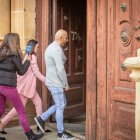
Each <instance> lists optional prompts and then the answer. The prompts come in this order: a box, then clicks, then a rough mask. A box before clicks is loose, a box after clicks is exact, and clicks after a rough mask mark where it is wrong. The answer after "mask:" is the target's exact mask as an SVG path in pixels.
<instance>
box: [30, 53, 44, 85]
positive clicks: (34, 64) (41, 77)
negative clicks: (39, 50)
mask: <svg viewBox="0 0 140 140" xmlns="http://www.w3.org/2000/svg"><path fill="white" fill-rule="evenodd" d="M31 68H32V71H33V73H34V74H35V76H36V77H37V78H38V79H39V80H40V81H42V82H43V83H45V79H46V78H45V76H44V75H42V74H41V72H40V70H39V67H38V64H37V57H36V56H35V55H32V61H31Z"/></svg>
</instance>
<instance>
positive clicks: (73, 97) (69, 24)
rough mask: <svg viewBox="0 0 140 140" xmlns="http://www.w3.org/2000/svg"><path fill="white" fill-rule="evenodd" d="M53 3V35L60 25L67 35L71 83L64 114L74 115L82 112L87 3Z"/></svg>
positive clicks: (69, 78)
mask: <svg viewBox="0 0 140 140" xmlns="http://www.w3.org/2000/svg"><path fill="white" fill-rule="evenodd" d="M82 1H83V0H82ZM83 2H85V1H83ZM52 5H53V8H52V9H53V10H52V11H53V18H52V19H53V20H52V28H53V30H52V32H53V36H54V34H55V32H56V31H57V30H58V29H60V28H62V29H65V30H66V31H68V35H69V43H68V47H67V48H66V49H65V50H64V52H65V55H66V57H67V63H66V72H67V76H68V81H69V84H70V91H68V92H67V93H66V98H67V108H66V110H65V117H70V116H76V115H79V114H80V113H84V112H85V83H86V81H85V69H86V67H85V66H86V64H85V62H86V59H85V58H86V56H85V54H86V4H85V3H82V2H81V1H80V0H77V1H75V0H70V1H66V0H57V1H56V0H54V2H53V3H52Z"/></svg>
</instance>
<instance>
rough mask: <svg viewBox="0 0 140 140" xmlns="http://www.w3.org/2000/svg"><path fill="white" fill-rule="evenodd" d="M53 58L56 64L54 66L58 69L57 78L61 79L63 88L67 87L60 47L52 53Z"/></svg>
mask: <svg viewBox="0 0 140 140" xmlns="http://www.w3.org/2000/svg"><path fill="white" fill-rule="evenodd" d="M53 58H54V61H55V64H56V68H57V71H58V75H59V78H60V79H61V81H62V83H63V85H64V87H65V89H67V88H69V85H68V80H67V74H66V71H65V68H64V62H63V52H62V50H60V49H57V51H56V50H55V53H54V54H53Z"/></svg>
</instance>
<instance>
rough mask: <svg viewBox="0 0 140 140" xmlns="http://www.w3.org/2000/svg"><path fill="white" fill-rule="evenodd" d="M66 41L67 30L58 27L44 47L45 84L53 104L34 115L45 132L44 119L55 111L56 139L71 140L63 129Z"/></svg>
mask: <svg viewBox="0 0 140 140" xmlns="http://www.w3.org/2000/svg"><path fill="white" fill-rule="evenodd" d="M67 42H68V34H67V32H66V31H65V30H62V29H60V30H58V31H57V32H56V34H55V41H54V42H52V43H51V44H50V45H49V46H48V47H47V48H46V51H45V63H46V86H47V88H48V89H49V91H50V93H51V95H52V97H53V100H54V105H52V106H51V107H50V108H49V109H48V110H47V111H46V112H44V113H43V114H42V115H41V116H37V117H35V121H36V123H37V125H38V126H39V128H40V129H41V131H42V132H43V133H45V131H44V126H45V121H46V120H47V119H48V118H49V117H50V116H51V115H52V114H54V113H55V118H56V123H57V130H58V134H57V136H58V139H62V140H63V139H65V140H73V139H74V137H73V136H72V135H71V134H69V133H68V132H66V131H65V130H64V125H63V116H64V108H65V106H66V97H65V94H64V91H68V90H69V84H68V80H67V75H66V71H65V68H64V64H65V62H66V56H65V54H64V52H63V48H65V47H66V44H67Z"/></svg>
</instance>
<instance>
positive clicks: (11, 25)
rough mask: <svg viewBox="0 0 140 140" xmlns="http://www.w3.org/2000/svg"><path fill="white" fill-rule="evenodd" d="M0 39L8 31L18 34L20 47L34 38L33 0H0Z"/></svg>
mask: <svg viewBox="0 0 140 140" xmlns="http://www.w3.org/2000/svg"><path fill="white" fill-rule="evenodd" d="M0 3H1V4H0V39H1V38H2V37H3V36H4V35H5V34H7V33H8V32H17V33H19V35H20V40H21V49H22V50H24V49H25V45H26V43H27V41H28V40H29V39H32V38H35V28H36V27H35V17H36V13H35V7H36V2H35V0H0Z"/></svg>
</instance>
